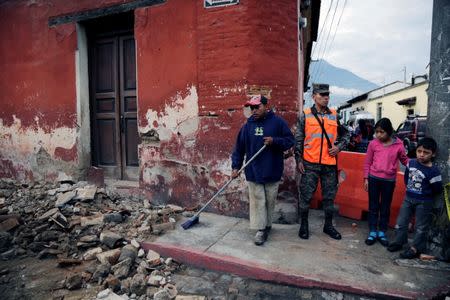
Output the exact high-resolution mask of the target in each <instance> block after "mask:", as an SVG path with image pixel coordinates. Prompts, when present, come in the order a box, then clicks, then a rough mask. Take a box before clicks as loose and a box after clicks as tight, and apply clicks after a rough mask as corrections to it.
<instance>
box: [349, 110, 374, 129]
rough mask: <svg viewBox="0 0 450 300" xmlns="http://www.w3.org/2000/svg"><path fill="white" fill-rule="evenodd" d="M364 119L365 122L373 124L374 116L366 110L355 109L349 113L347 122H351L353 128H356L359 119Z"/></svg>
mask: <svg viewBox="0 0 450 300" xmlns="http://www.w3.org/2000/svg"><path fill="white" fill-rule="evenodd" d="M361 119H363V120H365V121H366V124H370V125H372V126H373V125H375V118H374V116H372V114H371V113H370V112H367V111H356V112H354V113H352V114H351V115H350V118H349V119H348V121H347V124H352V125H351V126H352V127H353V129H356V127H358V124H359V120H361Z"/></svg>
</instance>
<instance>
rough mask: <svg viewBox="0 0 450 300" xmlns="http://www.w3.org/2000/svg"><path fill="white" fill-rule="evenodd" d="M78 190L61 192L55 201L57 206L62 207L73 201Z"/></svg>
mask: <svg viewBox="0 0 450 300" xmlns="http://www.w3.org/2000/svg"><path fill="white" fill-rule="evenodd" d="M75 195H76V192H75V191H70V192H67V193H63V194H59V195H58V199H57V200H56V202H55V207H62V206H64V205H65V204H67V203H69V202H70V201H72V199H73V198H74V197H75Z"/></svg>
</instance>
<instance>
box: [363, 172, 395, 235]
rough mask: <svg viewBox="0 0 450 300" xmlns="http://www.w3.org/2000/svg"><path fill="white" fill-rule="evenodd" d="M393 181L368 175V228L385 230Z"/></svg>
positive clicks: (392, 192) (393, 186)
mask: <svg viewBox="0 0 450 300" xmlns="http://www.w3.org/2000/svg"><path fill="white" fill-rule="evenodd" d="M394 188H395V181H388V180H383V179H378V178H375V177H371V176H369V217H368V221H369V229H370V231H377V229H378V230H379V231H383V232H386V230H387V227H388V223H389V216H390V213H391V202H392V195H393V194H394Z"/></svg>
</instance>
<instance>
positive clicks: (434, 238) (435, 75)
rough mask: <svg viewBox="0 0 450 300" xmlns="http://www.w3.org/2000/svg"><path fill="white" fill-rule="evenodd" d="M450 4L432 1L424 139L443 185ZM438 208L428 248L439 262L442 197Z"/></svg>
mask: <svg viewBox="0 0 450 300" xmlns="http://www.w3.org/2000/svg"><path fill="white" fill-rule="evenodd" d="M449 11H450V1H448V0H434V3H433V21H432V29H431V53H430V83H429V87H428V120H427V135H429V136H432V137H433V138H434V139H435V140H436V142H437V144H438V151H437V156H436V159H435V162H436V164H437V165H438V167H439V170H440V171H441V174H442V182H443V184H444V185H445V184H447V183H448V182H449V178H450V153H449V150H450V94H449V93H448V86H450V74H449V73H448V71H447V68H448V66H449V65H450V56H449V55H448V53H449V52H450V15H449V14H448V12H449ZM435 200H436V201H435V207H438V208H439V209H438V210H437V215H436V218H434V219H435V221H434V222H433V226H432V230H431V231H430V236H429V244H428V246H429V247H428V248H429V249H430V251H432V253H433V254H434V255H436V256H437V257H438V258H440V259H443V260H446V261H447V260H449V259H450V221H449V215H448V213H447V209H446V203H445V198H444V195H440V196H439V197H438V198H437V199H435Z"/></svg>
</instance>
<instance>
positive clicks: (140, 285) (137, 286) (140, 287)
mask: <svg viewBox="0 0 450 300" xmlns="http://www.w3.org/2000/svg"><path fill="white" fill-rule="evenodd" d="M130 291H131V292H132V293H134V294H136V295H138V296H141V295H144V294H145V292H146V291H147V284H146V282H145V275H144V274H136V275H134V276H133V278H132V279H131V285H130Z"/></svg>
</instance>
